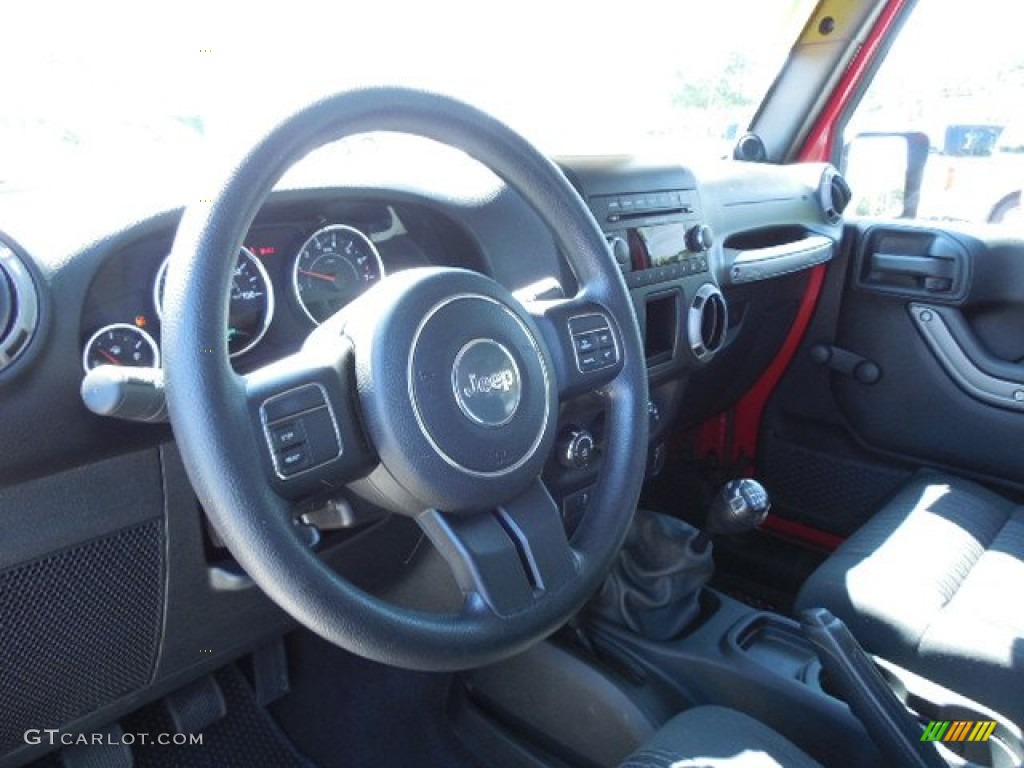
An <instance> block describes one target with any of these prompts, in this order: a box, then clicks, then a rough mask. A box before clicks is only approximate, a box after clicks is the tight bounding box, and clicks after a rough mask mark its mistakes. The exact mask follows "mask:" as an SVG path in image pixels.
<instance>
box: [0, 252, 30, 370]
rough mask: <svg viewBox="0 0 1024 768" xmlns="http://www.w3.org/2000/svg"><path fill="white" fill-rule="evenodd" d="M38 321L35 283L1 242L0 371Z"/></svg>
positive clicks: (19, 348) (12, 359)
mask: <svg viewBox="0 0 1024 768" xmlns="http://www.w3.org/2000/svg"><path fill="white" fill-rule="evenodd" d="M38 320H39V297H38V295H37V294H36V286H35V283H33V282H32V277H31V275H29V273H28V270H27V269H26V268H25V265H24V264H22V262H21V260H20V259H19V258H18V257H17V255H16V254H15V253H14V251H12V250H11V249H10V248H9V247H8V246H7V245H5V244H4V243H0V371H3V370H4V369H5V368H7V367H8V366H9V365H10V364H11V363H13V362H14V361H15V359H17V357H18V355H20V354H21V353H22V352H23V351H24V350H25V347H27V346H28V342H29V341H30V340H31V338H32V334H33V333H35V330H36V323H37V322H38Z"/></svg>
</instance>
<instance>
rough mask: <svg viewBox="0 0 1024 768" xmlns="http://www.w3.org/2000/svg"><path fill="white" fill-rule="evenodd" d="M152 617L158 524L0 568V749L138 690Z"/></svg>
mask: <svg viewBox="0 0 1024 768" xmlns="http://www.w3.org/2000/svg"><path fill="white" fill-rule="evenodd" d="M162 616H163V523H162V520H153V521H150V522H147V523H144V524H142V525H138V526H135V527H132V528H124V529H122V530H120V531H117V532H116V533H114V534H111V535H109V536H105V537H103V538H100V539H95V540H94V541H90V542H88V543H86V544H83V545H80V546H76V547H72V548H70V549H66V550H64V551H62V552H58V553H54V554H52V555H47V556H46V557H43V558H40V559H38V560H34V561H32V562H29V563H23V564H20V565H17V566H14V567H12V568H8V569H7V570H4V571H0V753H3V752H4V751H6V750H8V749H10V748H12V747H14V746H18V745H21V744H23V743H24V742H23V737H24V732H25V731H26V730H27V729H29V728H57V727H60V726H61V725H63V724H65V723H67V722H69V721H71V720H73V719H75V718H76V717H79V716H81V715H84V714H86V713H88V712H91V711H92V710H94V709H96V708H98V707H101V706H103V705H105V704H108V703H110V702H112V701H113V700H115V699H117V698H118V697H120V696H123V695H125V694H127V693H129V692H131V691H133V690H135V689H137V688H140V687H141V686H144V685H145V684H147V683H148V682H149V681H150V678H151V677H152V674H153V667H154V664H155V662H156V654H157V646H158V643H159V637H160V627H161V623H162Z"/></svg>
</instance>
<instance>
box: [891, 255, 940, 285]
mask: <svg viewBox="0 0 1024 768" xmlns="http://www.w3.org/2000/svg"><path fill="white" fill-rule="evenodd" d="M871 268H872V269H873V270H874V271H876V272H889V273H892V274H897V275H913V276H914V277H941V278H945V279H947V280H950V281H952V279H953V271H954V270H953V260H952V259H943V258H941V257H936V256H906V255H904V254H901V253H875V254H872V256H871Z"/></svg>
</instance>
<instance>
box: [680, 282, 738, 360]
mask: <svg viewBox="0 0 1024 768" xmlns="http://www.w3.org/2000/svg"><path fill="white" fill-rule="evenodd" d="M728 321H729V314H728V312H727V311H726V306H725V297H724V296H722V292H721V291H720V290H718V288H717V287H716V286H715V285H713V284H711V283H704V285H702V286H701V287H700V288H698V289H697V293H696V294H694V297H693V301H691V302H690V311H689V314H688V316H687V318H686V337H687V341H688V342H689V344H690V350H691V351H692V352H693V354H694V357H696V358H697V359H698V360H709V359H710V358H711V356H712V355H714V354H715V352H717V351H718V350H719V349H721V348H722V342H723V341H725V329H726V327H727V325H728Z"/></svg>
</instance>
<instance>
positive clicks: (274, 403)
mask: <svg viewBox="0 0 1024 768" xmlns="http://www.w3.org/2000/svg"><path fill="white" fill-rule="evenodd" d="M324 404H325V403H324V393H323V392H322V391H321V390H320V387H318V386H316V385H315V384H306V385H303V386H301V387H298V388H296V389H293V390H291V391H290V392H285V393H283V394H280V395H275V396H274V397H272V398H270V399H269V400H267V401H266V402H265V403H264V404H263V412H264V414H265V415H266V419H267V421H278V420H280V419H287V418H288V417H290V416H295V415H297V414H299V413H302V412H303V411H309V410H312V409H313V408H317V407H318V406H321V405H324Z"/></svg>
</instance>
